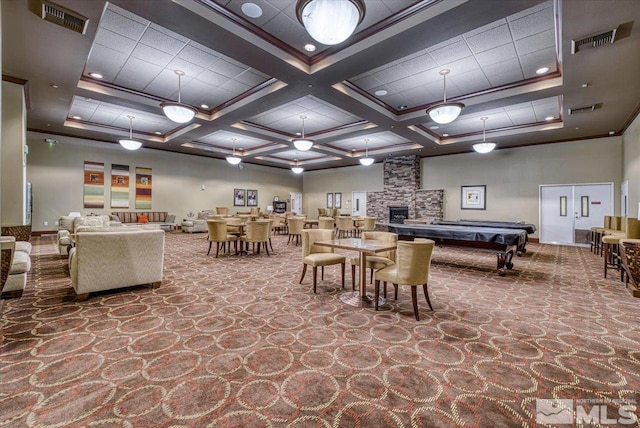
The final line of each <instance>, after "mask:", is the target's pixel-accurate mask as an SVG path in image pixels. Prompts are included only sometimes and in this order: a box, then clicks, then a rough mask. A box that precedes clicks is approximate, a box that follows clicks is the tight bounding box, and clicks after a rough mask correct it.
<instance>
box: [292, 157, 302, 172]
mask: <svg viewBox="0 0 640 428" xmlns="http://www.w3.org/2000/svg"><path fill="white" fill-rule="evenodd" d="M297 155H298V153H296V156H297ZM291 171H293V172H294V173H295V174H302V171H304V168H303V167H301V166H300V164H299V163H298V159H296V166H294V167H292V168H291Z"/></svg>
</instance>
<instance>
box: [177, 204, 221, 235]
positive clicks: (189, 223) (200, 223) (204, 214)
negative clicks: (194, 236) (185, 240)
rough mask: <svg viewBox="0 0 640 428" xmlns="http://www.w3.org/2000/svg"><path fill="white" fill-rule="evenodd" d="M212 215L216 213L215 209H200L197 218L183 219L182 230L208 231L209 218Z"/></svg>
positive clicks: (188, 231) (189, 231)
mask: <svg viewBox="0 0 640 428" xmlns="http://www.w3.org/2000/svg"><path fill="white" fill-rule="evenodd" d="M210 215H216V211H215V210H204V211H199V212H198V215H197V216H196V218H195V219H193V218H190V219H186V218H185V219H183V220H182V225H181V226H182V231H183V232H186V233H198V232H207V231H208V229H207V218H208V217H209V216H210Z"/></svg>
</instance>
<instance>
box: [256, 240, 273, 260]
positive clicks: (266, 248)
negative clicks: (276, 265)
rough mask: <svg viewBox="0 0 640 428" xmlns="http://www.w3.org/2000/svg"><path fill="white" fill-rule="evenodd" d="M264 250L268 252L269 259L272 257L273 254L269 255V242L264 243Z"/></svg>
mask: <svg viewBox="0 0 640 428" xmlns="http://www.w3.org/2000/svg"><path fill="white" fill-rule="evenodd" d="M258 248H260V244H258ZM264 250H265V251H266V252H267V257H271V254H269V243H268V242H265V243H264Z"/></svg>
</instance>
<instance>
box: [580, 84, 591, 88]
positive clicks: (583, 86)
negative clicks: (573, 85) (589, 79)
mask: <svg viewBox="0 0 640 428" xmlns="http://www.w3.org/2000/svg"><path fill="white" fill-rule="evenodd" d="M587 86H589V84H588V83H583V84H582V85H580V87H581V88H586V87H587Z"/></svg>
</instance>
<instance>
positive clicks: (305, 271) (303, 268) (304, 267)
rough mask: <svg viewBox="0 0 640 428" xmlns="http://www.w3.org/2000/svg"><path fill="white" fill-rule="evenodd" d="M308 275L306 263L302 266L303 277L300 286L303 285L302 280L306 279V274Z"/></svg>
mask: <svg viewBox="0 0 640 428" xmlns="http://www.w3.org/2000/svg"><path fill="white" fill-rule="evenodd" d="M305 273H307V265H306V263H303V264H302V275H301V276H300V282H298V284H302V280H303V279H304V274H305Z"/></svg>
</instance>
